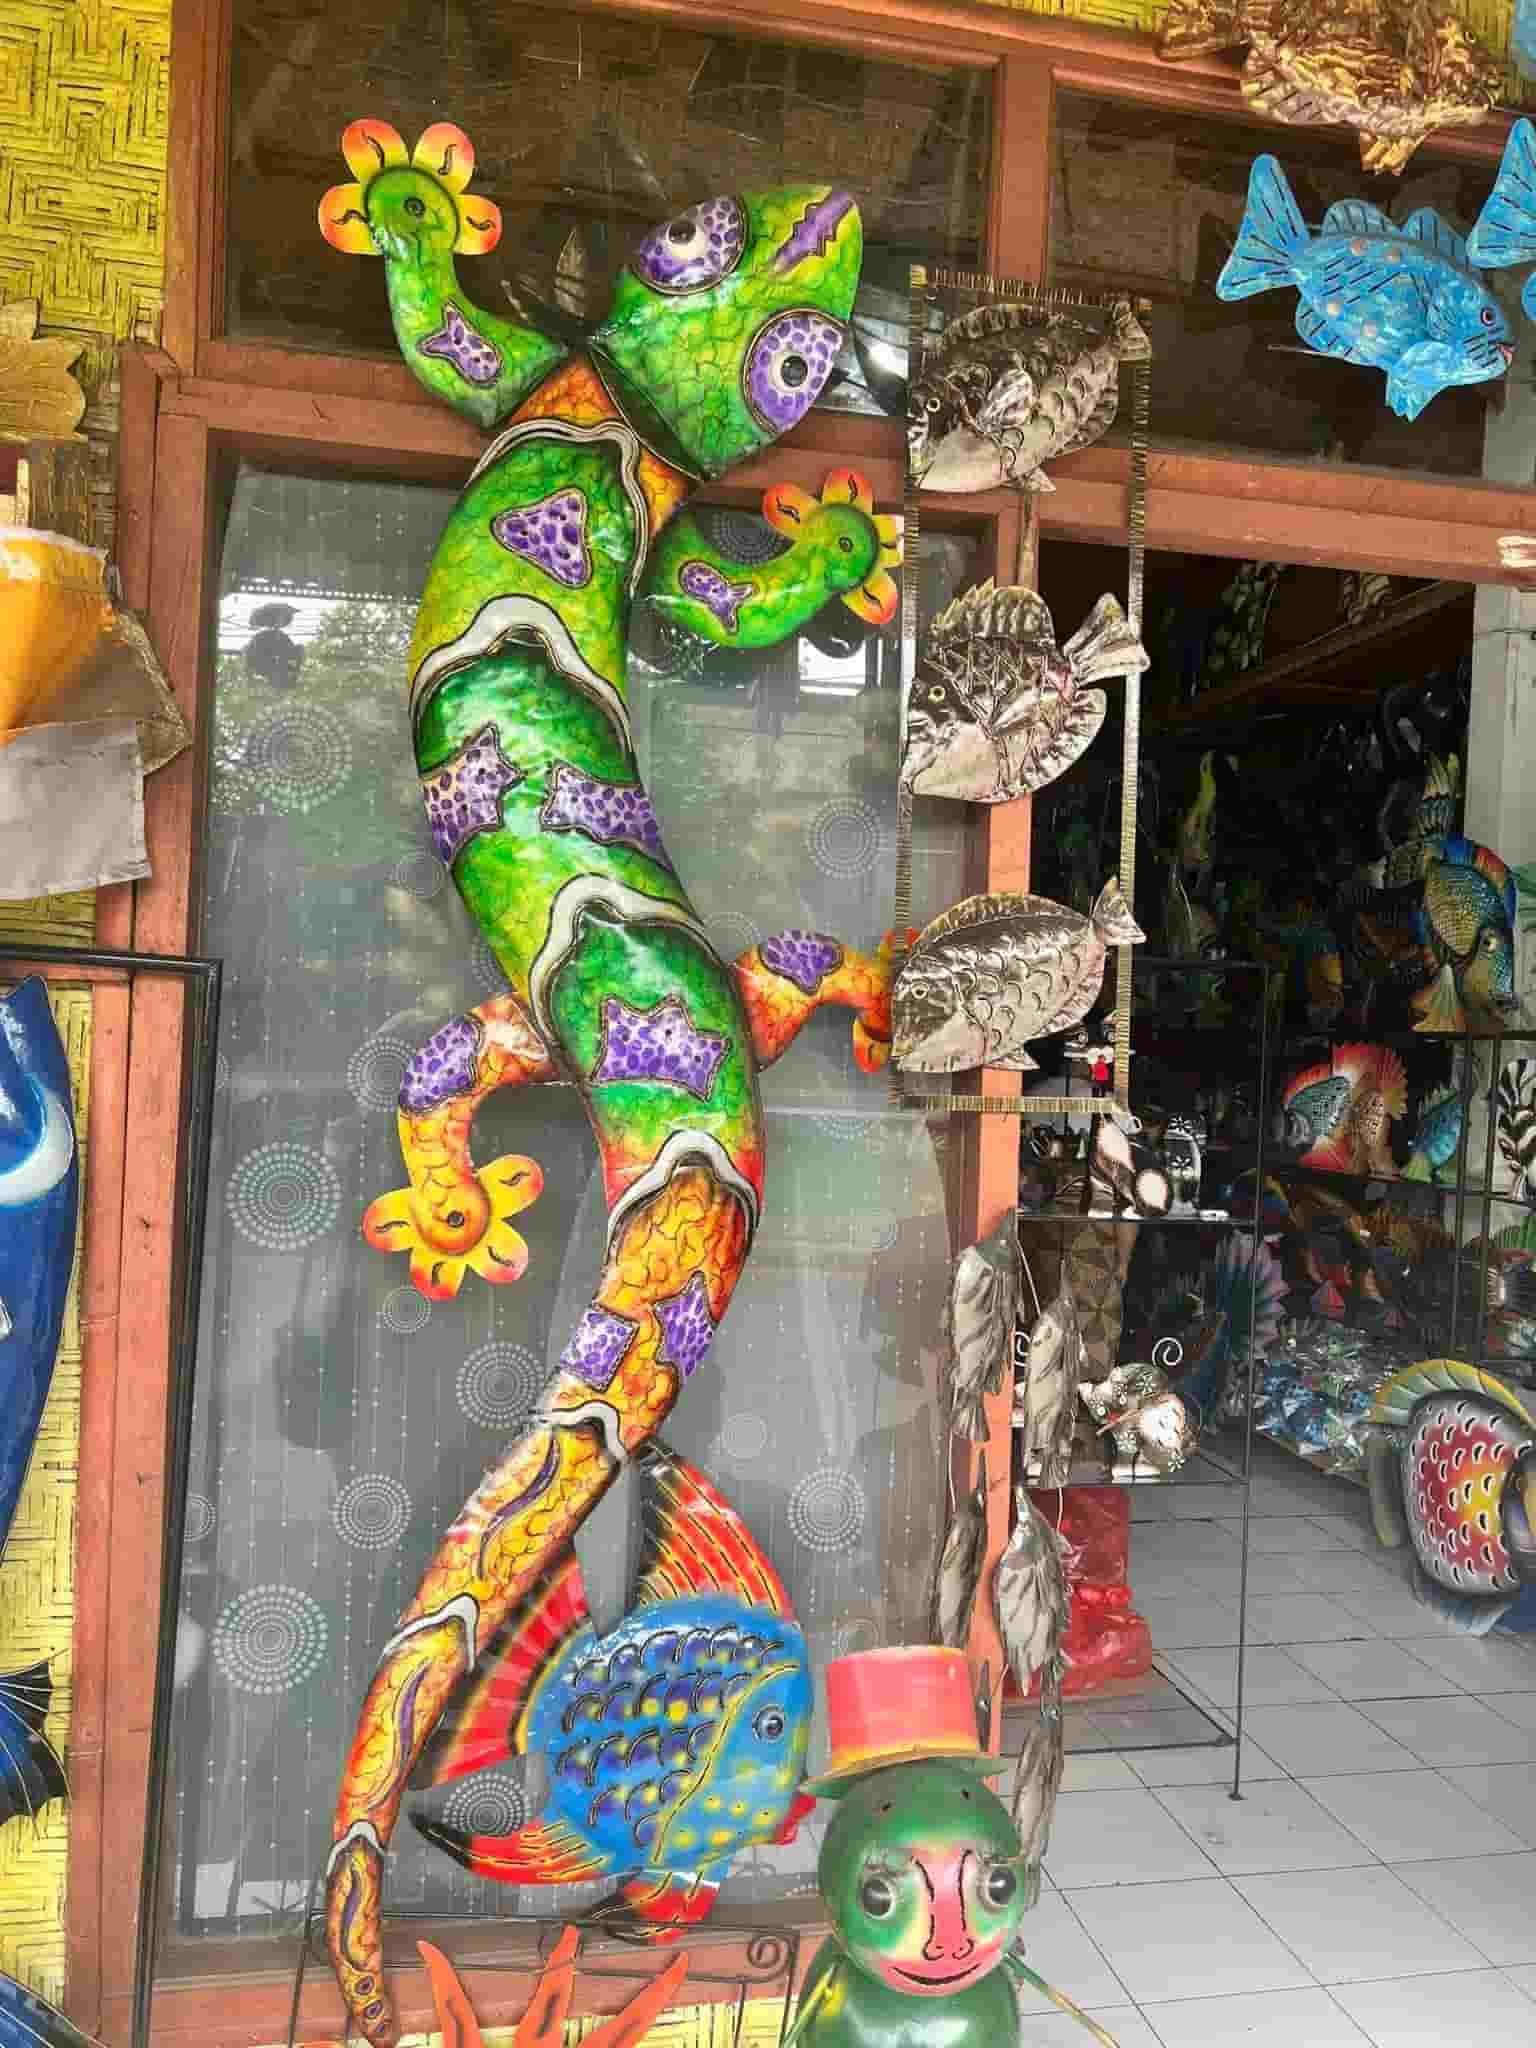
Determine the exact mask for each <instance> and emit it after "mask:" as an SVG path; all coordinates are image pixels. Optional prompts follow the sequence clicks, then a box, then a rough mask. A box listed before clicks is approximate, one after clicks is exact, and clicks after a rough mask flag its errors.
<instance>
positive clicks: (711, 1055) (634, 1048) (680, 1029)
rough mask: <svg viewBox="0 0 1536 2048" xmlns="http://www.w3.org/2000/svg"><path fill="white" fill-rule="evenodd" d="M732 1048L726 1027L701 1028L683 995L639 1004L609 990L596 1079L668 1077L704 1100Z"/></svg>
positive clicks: (707, 1097)
mask: <svg viewBox="0 0 1536 2048" xmlns="http://www.w3.org/2000/svg"><path fill="white" fill-rule="evenodd" d="M730 1049H731V1041H730V1039H729V1038H728V1037H727V1036H726V1034H725V1033H724V1032H723V1031H700V1030H698V1029H697V1028H696V1027H695V1025H694V1022H693V1019H692V1018H691V1017H690V1016H689V1015H688V1012H687V1010H686V1008H685V1007H684V1005H683V1002H682V999H681V997H679V996H668V997H667V998H666V999H665V1000H664V1001H663V1002H659V1003H657V1004H655V1005H654V1006H653V1007H652V1008H651V1009H649V1010H638V1009H634V1008H632V1007H631V1005H630V1004H628V1003H626V1002H624V1001H622V1000H621V998H620V997H618V996H609V997H607V999H606V1000H605V1001H604V1003H603V1042H602V1045H601V1047H600V1048H599V1051H598V1060H597V1065H596V1066H595V1067H594V1068H593V1070H592V1079H593V1080H594V1081H669V1082H670V1083H671V1084H672V1085H673V1087H675V1088H686V1089H687V1091H688V1093H689V1094H690V1095H695V1096H697V1097H698V1099H699V1101H700V1102H707V1101H708V1100H709V1091H710V1090H711V1089H712V1088H713V1087H714V1085H715V1076H716V1074H717V1073H718V1072H719V1071H720V1062H721V1061H722V1060H723V1059H724V1058H725V1056H726V1054H727V1053H728V1052H729V1051H730Z"/></svg>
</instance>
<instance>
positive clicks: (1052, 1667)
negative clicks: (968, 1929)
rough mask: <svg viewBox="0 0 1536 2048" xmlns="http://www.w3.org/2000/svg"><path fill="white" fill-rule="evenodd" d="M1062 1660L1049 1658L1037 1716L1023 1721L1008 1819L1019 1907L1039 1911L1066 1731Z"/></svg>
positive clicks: (1064, 1761) (1062, 1766) (1063, 1766)
mask: <svg viewBox="0 0 1536 2048" xmlns="http://www.w3.org/2000/svg"><path fill="white" fill-rule="evenodd" d="M1061 1671H1062V1660H1061V1658H1060V1657H1059V1656H1057V1657H1055V1658H1053V1659H1052V1660H1051V1662H1050V1663H1048V1664H1047V1665H1046V1667H1045V1670H1044V1672H1043V1674H1042V1676H1041V1681H1040V1711H1039V1713H1038V1714H1032V1715H1027V1716H1026V1717H1025V1723H1024V1740H1023V1743H1022V1744H1021V1745H1020V1749H1019V1760H1018V1762H1017V1764H1016V1765H1015V1766H1014V1780H1013V1806H1012V1818H1013V1824H1014V1826H1015V1828H1017V1830H1018V1833H1019V1844H1020V1847H1021V1849H1022V1851H1023V1856H1024V1868H1023V1881H1024V1903H1025V1905H1026V1906H1034V1905H1038V1904H1039V1901H1040V1873H1041V1869H1042V1868H1043V1866H1044V1863H1045V1852H1046V1850H1047V1849H1048V1848H1049V1847H1050V1846H1051V1823H1052V1821H1053V1820H1054V1819H1055V1818H1056V1795H1057V1793H1058V1792H1060V1790H1061V1777H1062V1772H1063V1770H1064V1769H1065V1767H1066V1743H1065V1739H1064V1738H1065V1730H1064V1729H1063V1727H1062V1721H1061Z"/></svg>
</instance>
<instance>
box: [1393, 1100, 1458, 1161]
mask: <svg viewBox="0 0 1536 2048" xmlns="http://www.w3.org/2000/svg"><path fill="white" fill-rule="evenodd" d="M1461 1125H1462V1109H1461V1091H1460V1090H1459V1089H1457V1088H1437V1089H1436V1090H1435V1092H1434V1093H1433V1094H1432V1095H1427V1096H1425V1098H1424V1106H1423V1107H1422V1109H1420V1111H1419V1121H1418V1124H1417V1126H1416V1128H1415V1130H1414V1133H1413V1150H1412V1151H1411V1152H1410V1153H1409V1155H1408V1163H1407V1165H1406V1166H1405V1167H1404V1168H1403V1179H1404V1180H1424V1181H1439V1180H1454V1179H1455V1178H1456V1176H1455V1173H1454V1172H1449V1173H1448V1172H1447V1171H1446V1169H1447V1168H1448V1167H1450V1166H1451V1165H1452V1163H1453V1162H1454V1160H1455V1158H1456V1153H1457V1151H1458V1149H1459V1147H1460V1145H1461Z"/></svg>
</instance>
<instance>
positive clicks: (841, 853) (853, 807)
mask: <svg viewBox="0 0 1536 2048" xmlns="http://www.w3.org/2000/svg"><path fill="white" fill-rule="evenodd" d="M882 838H883V835H882V833H881V830H880V818H879V815H878V813H877V812H876V810H875V808H874V806H873V805H872V804H866V803H862V802H861V801H860V800H859V798H858V797H855V796H835V797H832V798H830V799H829V801H828V802H826V803H824V804H823V805H822V806H821V809H820V810H819V811H818V812H817V813H816V815H815V817H814V818H812V820H811V822H810V824H809V825H808V826H807V827H806V832H805V839H806V845H807V847H808V849H809V851H810V856H811V859H812V860H813V861H815V863H816V865H817V867H819V868H820V869H821V871H822V873H823V874H824V875H830V876H832V878H833V880H834V881H841V882H851V881H852V880H853V879H854V877H855V876H857V875H867V874H868V873H869V871H870V869H871V868H872V867H874V865H875V863H876V862H877V861H878V860H879V858H880V847H881V843H882Z"/></svg>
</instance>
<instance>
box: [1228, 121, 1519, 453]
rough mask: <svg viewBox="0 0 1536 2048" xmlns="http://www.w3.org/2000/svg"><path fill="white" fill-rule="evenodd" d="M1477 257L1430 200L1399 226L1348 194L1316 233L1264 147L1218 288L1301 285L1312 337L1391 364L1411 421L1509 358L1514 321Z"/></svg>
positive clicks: (1320, 346) (1382, 365) (1240, 295)
mask: <svg viewBox="0 0 1536 2048" xmlns="http://www.w3.org/2000/svg"><path fill="white" fill-rule="evenodd" d="M1471 264H1472V258H1471V255H1470V253H1469V246H1468V244H1467V243H1466V242H1465V241H1464V240H1463V239H1462V237H1461V236H1460V235H1458V234H1457V233H1456V231H1455V229H1454V228H1451V227H1448V226H1447V225H1446V223H1445V222H1444V221H1443V220H1442V219H1441V218H1440V216H1439V215H1438V214H1437V213H1435V212H1434V211H1433V210H1432V209H1431V208H1429V207H1427V206H1424V207H1420V208H1419V210H1418V212H1417V213H1414V214H1411V215H1410V216H1409V218H1408V219H1407V220H1406V221H1404V222H1403V223H1402V225H1401V226H1399V225H1398V224H1397V223H1396V222H1394V221H1392V220H1389V219H1388V218H1387V216H1386V214H1384V213H1382V212H1381V211H1380V210H1379V208H1377V207H1374V206H1368V205H1367V204H1366V202H1365V201H1364V200H1363V199H1341V200H1339V201H1338V202H1337V203H1336V204H1335V205H1333V206H1330V207H1329V209H1328V211H1327V212H1326V213H1325V214H1324V216H1323V224H1322V227H1321V228H1320V229H1319V231H1318V232H1317V233H1316V234H1313V232H1312V230H1311V229H1310V228H1309V227H1308V226H1307V224H1306V222H1305V221H1304V220H1303V219H1302V217H1301V209H1300V207H1299V206H1298V205H1297V204H1296V198H1295V194H1294V193H1293V192H1292V191H1291V188H1290V186H1289V184H1287V182H1286V177H1285V173H1284V171H1282V170H1281V168H1280V166H1279V164H1278V163H1277V162H1276V161H1275V159H1274V158H1273V157H1272V156H1260V157H1256V158H1255V159H1254V163H1253V170H1252V172H1251V173H1250V176H1249V180H1248V206H1247V210H1246V211H1245V213H1244V215H1243V219H1242V224H1241V226H1240V228H1239V230H1238V237H1237V244H1236V246H1235V248H1234V249H1233V251H1232V254H1231V255H1230V256H1229V257H1228V258H1227V262H1226V265H1225V267H1224V268H1223V270H1222V273H1221V275H1220V277H1219V278H1218V279H1217V280H1216V295H1217V297H1218V298H1221V299H1227V300H1233V299H1248V298H1252V297H1253V296H1254V295H1255V293H1258V292H1271V291H1282V290H1285V289H1286V288H1288V287H1289V288H1291V289H1294V290H1295V291H1296V292H1298V293H1299V294H1300V303H1299V304H1298V306H1297V308H1296V332H1297V333H1298V334H1299V335H1300V336H1301V338H1302V340H1303V341H1304V342H1306V344H1307V345H1308V347H1309V348H1313V349H1316V350H1317V352H1318V353H1319V354H1320V355H1325V356H1336V357H1338V358H1339V359H1340V360H1341V361H1343V362H1346V363H1359V364H1361V365H1362V366H1364V367H1366V368H1371V369H1378V370H1384V371H1385V372H1386V376H1387V403H1388V405H1389V406H1390V407H1391V408H1392V410H1393V412H1395V413H1397V414H1399V415H1400V416H1401V417H1402V418H1403V419H1406V420H1415V419H1417V418H1418V416H1419V414H1420V413H1421V412H1422V411H1423V410H1424V408H1425V406H1426V405H1428V404H1429V402H1430V400H1431V399H1432V398H1434V397H1435V396H1436V395H1437V394H1438V393H1439V392H1441V391H1445V390H1448V389H1449V388H1450V387H1451V386H1452V385H1456V384H1482V383H1486V382H1487V381H1488V379H1489V378H1491V377H1502V376H1503V375H1504V372H1505V371H1506V370H1507V369H1508V368H1509V363H1510V358H1511V357H1512V356H1513V354H1514V336H1513V333H1512V331H1511V328H1510V324H1509V321H1508V319H1507V318H1506V317H1505V314H1504V309H1503V307H1502V306H1500V304H1499V303H1498V301H1497V299H1495V298H1494V296H1493V294H1492V293H1491V292H1490V291H1488V290H1487V288H1486V287H1485V286H1484V285H1483V284H1482V283H1481V282H1480V281H1479V280H1478V278H1477V277H1475V276H1474V275H1473V272H1472V268H1471Z"/></svg>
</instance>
